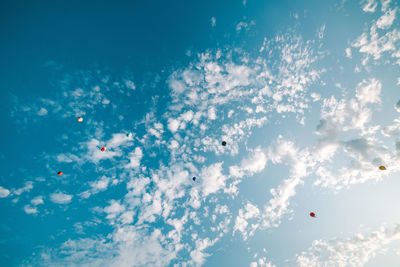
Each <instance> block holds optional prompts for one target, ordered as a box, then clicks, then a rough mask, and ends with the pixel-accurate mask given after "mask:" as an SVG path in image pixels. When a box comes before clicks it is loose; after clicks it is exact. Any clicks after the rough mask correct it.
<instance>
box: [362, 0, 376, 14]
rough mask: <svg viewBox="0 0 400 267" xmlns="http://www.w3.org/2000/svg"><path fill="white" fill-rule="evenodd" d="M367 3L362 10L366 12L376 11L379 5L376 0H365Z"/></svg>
mask: <svg viewBox="0 0 400 267" xmlns="http://www.w3.org/2000/svg"><path fill="white" fill-rule="evenodd" d="M364 2H365V4H364V6H363V7H362V10H364V12H375V9H376V7H377V6H378V3H377V2H376V1H375V0H365V1H364Z"/></svg>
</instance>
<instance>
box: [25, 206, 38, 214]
mask: <svg viewBox="0 0 400 267" xmlns="http://www.w3.org/2000/svg"><path fill="white" fill-rule="evenodd" d="M24 211H25V212H26V214H36V213H37V212H38V210H37V208H36V207H31V206H29V205H25V206H24Z"/></svg>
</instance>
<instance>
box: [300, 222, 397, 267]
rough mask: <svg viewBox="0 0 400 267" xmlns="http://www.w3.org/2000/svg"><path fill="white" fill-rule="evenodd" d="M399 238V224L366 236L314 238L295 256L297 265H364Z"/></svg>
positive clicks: (310, 266)
mask: <svg viewBox="0 0 400 267" xmlns="http://www.w3.org/2000/svg"><path fill="white" fill-rule="evenodd" d="M397 240H400V226H399V225H397V226H396V227H395V228H394V229H385V228H384V227H381V229H379V230H378V231H375V232H372V233H370V234H369V235H368V236H364V235H362V234H357V235H355V236H353V237H351V238H348V239H346V240H339V239H333V240H329V241H323V240H315V241H313V243H312V246H311V247H310V248H309V249H308V250H307V251H305V252H302V253H301V254H300V255H298V256H297V263H298V264H299V266H304V267H314V266H364V265H365V264H366V263H367V262H369V260H371V259H372V258H374V257H375V256H376V255H377V254H378V253H382V252H384V249H385V247H387V246H388V245H389V244H391V243H392V242H395V241H397Z"/></svg>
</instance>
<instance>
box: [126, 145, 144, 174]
mask: <svg viewBox="0 0 400 267" xmlns="http://www.w3.org/2000/svg"><path fill="white" fill-rule="evenodd" d="M142 157H143V151H142V149H141V148H140V147H136V148H135V151H133V152H131V153H129V163H128V164H126V165H125V168H129V169H130V168H137V167H139V166H140V160H141V159H142Z"/></svg>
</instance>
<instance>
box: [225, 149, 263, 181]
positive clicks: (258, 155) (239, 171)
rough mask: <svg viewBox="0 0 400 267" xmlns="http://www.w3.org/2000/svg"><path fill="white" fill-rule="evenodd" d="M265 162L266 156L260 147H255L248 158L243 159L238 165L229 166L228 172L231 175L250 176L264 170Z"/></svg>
mask: <svg viewBox="0 0 400 267" xmlns="http://www.w3.org/2000/svg"><path fill="white" fill-rule="evenodd" d="M266 164H267V157H266V155H265V153H264V152H263V151H262V150H261V148H259V147H258V148H256V149H255V150H254V151H253V152H252V154H251V156H250V157H249V158H248V159H243V160H242V162H241V165H240V166H236V165H234V166H231V167H230V168H229V173H230V175H231V176H233V177H243V176H244V175H248V176H252V175H253V174H255V173H258V172H261V171H262V170H264V168H265V165H266Z"/></svg>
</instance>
